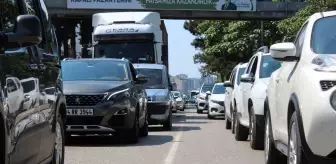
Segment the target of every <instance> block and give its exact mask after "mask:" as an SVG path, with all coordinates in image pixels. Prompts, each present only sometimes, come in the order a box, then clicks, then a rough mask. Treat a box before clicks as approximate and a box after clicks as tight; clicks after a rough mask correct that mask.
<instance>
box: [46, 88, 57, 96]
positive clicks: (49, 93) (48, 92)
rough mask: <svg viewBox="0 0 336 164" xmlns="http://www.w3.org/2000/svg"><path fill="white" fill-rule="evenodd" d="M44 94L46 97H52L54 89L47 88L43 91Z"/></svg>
mask: <svg viewBox="0 0 336 164" xmlns="http://www.w3.org/2000/svg"><path fill="white" fill-rule="evenodd" d="M44 92H45V93H46V94H47V95H53V94H54V93H55V88H48V89H44Z"/></svg>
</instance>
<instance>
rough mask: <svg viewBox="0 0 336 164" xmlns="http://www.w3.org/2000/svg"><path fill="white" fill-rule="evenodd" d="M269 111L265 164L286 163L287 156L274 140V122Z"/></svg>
mask: <svg viewBox="0 0 336 164" xmlns="http://www.w3.org/2000/svg"><path fill="white" fill-rule="evenodd" d="M270 119H271V117H270V114H269V112H268V111H267V113H266V120H265V121H266V122H265V137H264V138H265V143H264V145H265V151H264V155H265V164H283V163H286V157H285V156H284V155H282V153H281V152H280V151H279V150H278V149H277V148H276V147H275V145H274V142H273V133H272V124H271V120H270Z"/></svg>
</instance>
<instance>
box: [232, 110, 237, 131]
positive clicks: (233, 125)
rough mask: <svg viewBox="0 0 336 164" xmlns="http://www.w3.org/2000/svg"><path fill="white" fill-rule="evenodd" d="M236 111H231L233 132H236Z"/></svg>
mask: <svg viewBox="0 0 336 164" xmlns="http://www.w3.org/2000/svg"><path fill="white" fill-rule="evenodd" d="M235 113H236V112H235V111H232V112H231V120H232V121H231V133H232V134H234V133H235V122H236V114H235Z"/></svg>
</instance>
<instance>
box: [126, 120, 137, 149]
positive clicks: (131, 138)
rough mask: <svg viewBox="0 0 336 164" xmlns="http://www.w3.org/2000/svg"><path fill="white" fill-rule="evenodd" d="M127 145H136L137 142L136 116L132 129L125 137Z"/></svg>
mask: <svg viewBox="0 0 336 164" xmlns="http://www.w3.org/2000/svg"><path fill="white" fill-rule="evenodd" d="M126 139H127V141H128V142H129V143H137V142H138V140H139V115H138V114H136V116H135V118H134V125H133V128H132V129H131V130H130V131H129V132H128V133H127V137H126Z"/></svg>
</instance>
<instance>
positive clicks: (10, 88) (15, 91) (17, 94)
mask: <svg viewBox="0 0 336 164" xmlns="http://www.w3.org/2000/svg"><path fill="white" fill-rule="evenodd" d="M4 94H5V96H7V101H8V102H7V105H8V109H9V111H8V113H11V114H13V113H15V112H17V111H18V110H23V102H24V97H23V87H22V85H21V83H20V80H19V79H18V78H16V77H7V78H6V88H5V93H4Z"/></svg>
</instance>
